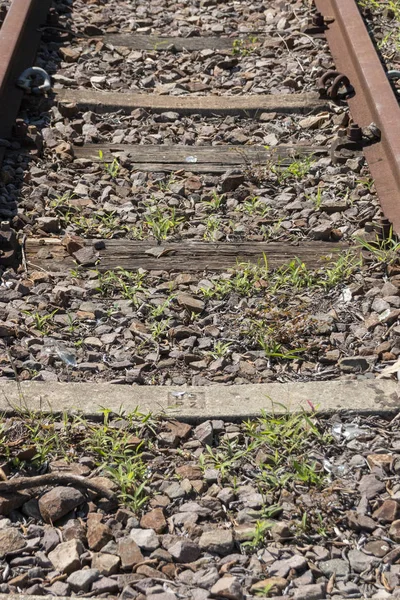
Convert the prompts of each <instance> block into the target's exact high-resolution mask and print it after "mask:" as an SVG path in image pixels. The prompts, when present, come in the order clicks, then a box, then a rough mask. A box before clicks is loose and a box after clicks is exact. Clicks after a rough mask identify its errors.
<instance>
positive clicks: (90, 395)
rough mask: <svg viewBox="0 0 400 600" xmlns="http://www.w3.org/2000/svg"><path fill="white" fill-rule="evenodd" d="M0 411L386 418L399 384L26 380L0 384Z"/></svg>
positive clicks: (396, 405) (399, 398) (399, 394)
mask: <svg viewBox="0 0 400 600" xmlns="http://www.w3.org/2000/svg"><path fill="white" fill-rule="evenodd" d="M0 391H1V394H0V411H2V412H5V413H11V412H13V410H14V411H15V410H16V409H21V408H22V409H23V408H27V409H29V410H42V411H47V412H48V411H52V412H55V413H63V412H72V411H77V412H82V413H83V414H85V415H87V416H99V415H100V413H101V407H107V408H109V409H111V410H113V411H115V412H119V411H120V410H121V409H123V410H125V411H128V412H129V411H133V410H135V408H137V407H138V408H139V409H140V410H141V411H143V412H150V411H151V412H153V413H154V414H161V415H165V416H171V417H175V418H180V419H187V420H191V421H199V420H202V419H207V418H210V417H215V418H217V417H218V418H225V419H243V418H248V417H257V416H260V415H261V414H262V413H263V412H272V411H274V412H275V413H283V412H285V411H299V410H312V407H313V406H314V407H315V408H316V409H317V410H319V411H320V412H325V413H332V412H338V411H347V412H357V413H360V414H385V413H386V414H389V413H396V412H398V410H399V409H400V384H399V383H398V382H396V381H394V380H383V379H381V380H377V379H366V380H362V381H346V380H340V381H326V382H309V383H297V382H296V383H267V384H249V385H232V386H222V385H210V386H207V387H166V386H127V385H112V384H107V383H103V384H98V383H93V384H92V383H49V382H37V381H25V382H22V383H21V384H20V385H19V386H17V384H16V383H14V382H4V383H2V384H0Z"/></svg>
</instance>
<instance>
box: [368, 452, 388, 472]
mask: <svg viewBox="0 0 400 600" xmlns="http://www.w3.org/2000/svg"><path fill="white" fill-rule="evenodd" d="M367 462H368V464H369V466H370V468H371V469H373V468H374V467H380V468H382V469H385V470H386V471H389V470H390V468H391V466H392V463H393V454H369V455H368V456H367Z"/></svg>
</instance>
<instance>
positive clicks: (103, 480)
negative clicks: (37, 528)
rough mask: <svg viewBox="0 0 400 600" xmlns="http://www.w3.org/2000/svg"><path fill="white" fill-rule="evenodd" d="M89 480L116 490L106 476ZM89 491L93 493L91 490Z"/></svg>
mask: <svg viewBox="0 0 400 600" xmlns="http://www.w3.org/2000/svg"><path fill="white" fill-rule="evenodd" d="M92 314H93V313H92ZM90 481H91V482H92V483H95V484H96V485H100V486H101V487H103V488H106V489H107V490H111V491H112V492H116V491H117V490H118V486H117V484H116V483H114V481H111V479H108V477H100V476H99V477H91V478H90ZM90 493H91V494H92V493H93V494H94V492H92V491H91V492H90Z"/></svg>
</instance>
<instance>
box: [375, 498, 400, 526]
mask: <svg viewBox="0 0 400 600" xmlns="http://www.w3.org/2000/svg"><path fill="white" fill-rule="evenodd" d="M399 515H400V506H399V504H398V503H397V502H396V500H385V501H384V503H383V504H382V505H381V506H380V507H379V508H377V509H376V511H375V512H374V513H373V515H372V516H373V518H374V519H377V520H378V521H381V522H382V523H392V522H393V521H395V520H396V519H397V517H398V516H399Z"/></svg>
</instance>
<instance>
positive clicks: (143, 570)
mask: <svg viewBox="0 0 400 600" xmlns="http://www.w3.org/2000/svg"><path fill="white" fill-rule="evenodd" d="M136 573H140V575H144V576H145V577H150V578H159V579H167V576H166V575H164V573H162V572H161V571H157V569H154V568H153V567H150V566H149V565H141V566H140V567H138V568H137V569H136Z"/></svg>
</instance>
